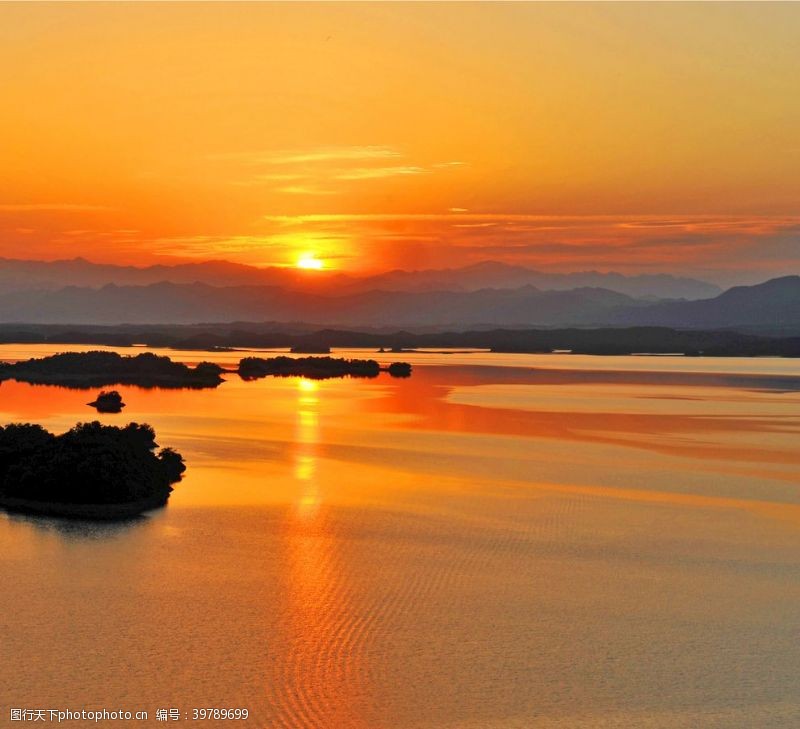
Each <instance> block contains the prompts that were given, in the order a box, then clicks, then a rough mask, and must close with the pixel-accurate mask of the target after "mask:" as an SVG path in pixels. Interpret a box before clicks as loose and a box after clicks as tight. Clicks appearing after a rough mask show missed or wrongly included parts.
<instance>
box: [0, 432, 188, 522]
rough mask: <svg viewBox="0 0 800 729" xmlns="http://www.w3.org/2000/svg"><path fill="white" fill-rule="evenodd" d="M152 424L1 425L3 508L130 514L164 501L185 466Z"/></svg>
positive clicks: (101, 516) (108, 515)
mask: <svg viewBox="0 0 800 729" xmlns="http://www.w3.org/2000/svg"><path fill="white" fill-rule="evenodd" d="M157 448H158V445H157V444H156V440H155V432H154V431H153V429H152V428H151V427H150V426H149V425H140V424H138V423H130V424H129V425H126V426H125V427H122V428H120V427H115V426H110V425H101V424H100V423H99V422H93V423H79V424H78V425H76V426H75V427H74V428H72V429H71V430H69V431H67V432H66V433H62V434H61V435H54V434H53V433H50V432H48V431H47V430H45V429H44V428H42V427H41V426H40V425H31V424H11V425H6V426H5V427H0V507H2V508H4V509H6V510H8V511H20V512H25V513H29V514H39V515H43V516H60V517H70V518H79V519H126V518H130V517H133V516H137V515H139V514H141V513H142V512H144V511H148V510H150V509H155V508H157V507H160V506H164V505H165V504H166V503H167V499H168V498H169V495H170V493H171V492H172V484H174V483H176V482H177V481H180V479H181V474H182V473H183V471H184V470H185V466H184V465H183V458H182V457H181V455H180V454H179V453H177V452H176V451H174V450H172V449H171V448H162V449H161V450H160V451H158V452H156V449H157Z"/></svg>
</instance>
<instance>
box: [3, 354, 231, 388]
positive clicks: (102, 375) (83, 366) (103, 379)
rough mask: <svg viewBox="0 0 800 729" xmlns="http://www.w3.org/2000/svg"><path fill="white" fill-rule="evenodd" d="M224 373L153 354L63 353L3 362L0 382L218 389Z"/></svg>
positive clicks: (211, 365) (215, 367)
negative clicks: (12, 380)
mask: <svg viewBox="0 0 800 729" xmlns="http://www.w3.org/2000/svg"><path fill="white" fill-rule="evenodd" d="M223 371H224V370H223V369H222V367H220V366H219V365H216V364H214V363H212V362H201V363H200V364H198V365H197V366H196V367H189V366H188V365H185V364H183V363H182V362H173V361H172V360H171V359H170V358H169V357H164V356H159V355H157V354H153V353H152V352H143V353H141V354H137V355H135V356H134V355H126V356H123V355H121V354H117V353H116V352H105V351H90V352H63V353H61V354H54V355H51V356H49V357H41V358H38V359H29V360H24V361H22V362H14V363H9V362H5V363H1V364H0V381H1V380H8V379H14V380H17V381H19V382H30V383H33V384H42V385H63V386H66V387H84V388H89V387H106V386H108V385H138V386H140V387H164V388H167V387H187V388H205V387H216V386H217V385H219V384H220V383H221V382H222V377H221V376H220V375H221V373H222V372H223Z"/></svg>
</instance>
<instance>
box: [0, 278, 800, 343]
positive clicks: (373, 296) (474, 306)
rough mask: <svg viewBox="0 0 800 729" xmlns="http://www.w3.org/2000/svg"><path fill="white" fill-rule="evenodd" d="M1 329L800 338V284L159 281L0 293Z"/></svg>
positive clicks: (781, 280) (786, 280)
mask: <svg viewBox="0 0 800 729" xmlns="http://www.w3.org/2000/svg"><path fill="white" fill-rule="evenodd" d="M0 321H2V322H29V323H54V324H58V323H61V324H119V323H140V324H191V323H200V322H209V323H223V322H231V321H243V322H263V321H273V322H284V323H296V322H314V323H315V324H319V325H323V326H346V327H359V326H361V327H452V328H460V329H464V328H468V327H485V326H500V327H506V328H513V327H558V326H581V327H592V326H620V325H622V326H669V327H677V328H683V329H699V328H736V327H742V328H747V329H751V330H752V329H758V328H762V329H763V330H777V329H781V330H786V331H789V332H791V331H798V332H800V276H787V277H783V278H778V279H772V280H770V281H767V282H765V283H762V284H758V285H755V286H737V287H734V288H732V289H729V290H728V291H726V292H724V293H722V294H720V295H719V296H716V297H713V298H708V299H703V300H698V301H670V302H655V303H653V302H646V301H642V300H639V299H634V298H633V297H630V296H626V295H625V294H620V293H618V292H615V291H610V290H607V289H603V288H595V287H583V288H575V289H570V290H565V291H543V290H540V289H538V288H536V287H534V286H529V285H526V286H521V287H519V288H515V289H504V288H484V289H479V290H477V291H416V292H401V291H386V290H381V291H367V292H363V293H339V294H338V295H336V296H324V295H321V294H318V293H313V292H298V291H293V290H287V289H285V288H282V287H279V286H232V287H231V286H229V287H215V286H210V285H208V284H202V283H193V284H174V283H157V284H151V285H148V286H117V285H114V284H109V285H106V286H103V287H101V288H87V287H78V286H68V287H65V288H63V289H59V290H55V291H47V290H45V291H15V292H12V293H7V294H3V295H0Z"/></svg>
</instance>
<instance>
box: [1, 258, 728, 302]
mask: <svg viewBox="0 0 800 729" xmlns="http://www.w3.org/2000/svg"><path fill="white" fill-rule="evenodd" d="M164 281H166V282H170V283H176V284H192V283H205V284H209V285H212V286H281V287H283V288H287V289H293V290H299V291H309V292H317V293H326V294H334V293H339V294H355V293H363V292H366V291H373V290H383V291H477V290H480V289H485V288H495V289H516V288H520V287H521V286H535V287H537V288H539V289H546V290H569V289H575V288H584V287H586V288H605V289H609V290H611V291H617V292H619V293H622V294H626V295H628V296H632V297H634V298H657V299H676V298H685V299H700V298H706V297H710V296H715V295H717V294H719V293H720V289H719V288H718V287H717V286H715V285H714V284H710V283H707V282H705V281H699V280H696V279H692V278H683V277H677V276H670V275H668V274H641V275H634V276H625V275H623V274H620V273H615V272H609V273H601V272H598V271H582V272H574V273H546V272H542V271H537V270H535V269H531V268H526V267H524V266H515V265H510V264H507V263H500V262H497V261H484V262H482V263H476V264H473V265H470V266H464V267H461V268H446V269H430V270H418V271H403V270H394V271H387V272H385V273H381V274H377V275H374V276H363V277H358V276H353V275H349V274H344V273H340V272H336V271H324V270H323V271H314V272H307V271H300V270H297V269H295V268H284V267H277V266H273V267H269V268H257V267H255V266H247V265H244V264H240V263H232V262H230V261H224V260H220V261H201V262H198V263H182V264H175V265H171V266H166V265H155V266H146V267H137V266H119V265H112V264H101V263H92V262H91V261H87V260H86V259H83V258H73V259H69V260H60V261H27V260H20V259H10V258H0V294H3V293H11V292H14V291H25V290H57V289H61V288H64V287H65V286H81V287H89V288H101V287H103V286H105V285H107V284H116V285H117V286H148V285H150V284H155V283H161V282H164Z"/></svg>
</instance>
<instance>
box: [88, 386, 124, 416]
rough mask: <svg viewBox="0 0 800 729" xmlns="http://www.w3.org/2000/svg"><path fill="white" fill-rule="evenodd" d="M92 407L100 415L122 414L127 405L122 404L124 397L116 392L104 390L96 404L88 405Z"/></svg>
mask: <svg viewBox="0 0 800 729" xmlns="http://www.w3.org/2000/svg"><path fill="white" fill-rule="evenodd" d="M86 404H87V405H91V406H92V407H93V408H95V409H96V410H97V412H99V413H120V412H122V408H124V407H125V403H124V402H122V395H120V394H119V393H118V392H117V391H116V390H110V391H106V390H103V391H102V392H101V393H100V394H99V395H98V396H97V398H96V399H95V401H94V402H90V403H86Z"/></svg>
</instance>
